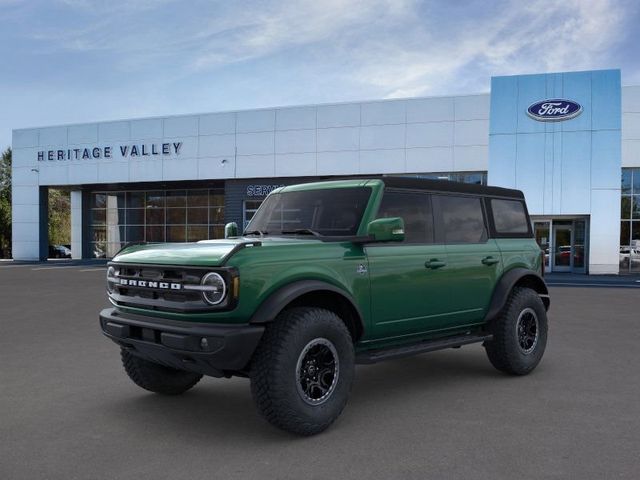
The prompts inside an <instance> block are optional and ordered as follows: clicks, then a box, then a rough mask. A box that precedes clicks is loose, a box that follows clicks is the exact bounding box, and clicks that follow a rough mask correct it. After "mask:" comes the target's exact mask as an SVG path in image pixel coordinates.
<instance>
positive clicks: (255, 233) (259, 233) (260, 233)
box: [243, 230, 269, 237]
mask: <svg viewBox="0 0 640 480" xmlns="http://www.w3.org/2000/svg"><path fill="white" fill-rule="evenodd" d="M268 233H269V232H263V231H262V230H249V231H248V232H244V233H243V236H244V235H260V236H261V237H263V236H265V235H267V234H268Z"/></svg>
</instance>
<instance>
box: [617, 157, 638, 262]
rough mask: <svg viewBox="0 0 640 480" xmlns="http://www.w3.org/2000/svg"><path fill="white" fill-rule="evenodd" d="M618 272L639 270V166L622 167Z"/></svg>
mask: <svg viewBox="0 0 640 480" xmlns="http://www.w3.org/2000/svg"><path fill="white" fill-rule="evenodd" d="M621 189H622V199H621V204H620V206H621V209H620V217H621V218H620V220H621V221H620V256H619V259H620V273H629V272H633V273H638V272H640V168H623V169H622V182H621Z"/></svg>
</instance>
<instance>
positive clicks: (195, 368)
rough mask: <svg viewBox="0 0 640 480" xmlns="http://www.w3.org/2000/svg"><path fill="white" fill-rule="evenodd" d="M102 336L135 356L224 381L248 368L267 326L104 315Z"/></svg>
mask: <svg viewBox="0 0 640 480" xmlns="http://www.w3.org/2000/svg"><path fill="white" fill-rule="evenodd" d="M100 327H101V328H102V332H103V333H104V334H105V335H106V336H107V337H109V338H110V339H111V340H113V341H114V342H115V343H117V344H118V345H120V346H121V347H122V348H125V349H127V350H128V351H129V352H131V353H132V354H134V355H137V356H139V357H142V358H144V359H147V360H149V361H152V362H155V363H159V364H161V365H165V366H167V367H172V368H176V369H179V370H188V371H192V372H197V373H201V374H204V375H210V376H214V377H222V376H224V375H225V374H228V372H241V371H243V370H245V368H246V367H247V365H248V363H249V360H250V359H251V356H252V355H253V352H254V350H255V349H256V347H257V346H258V343H259V342H260V339H261V338H262V334H263V333H264V326H261V325H249V324H244V325H220V324H217V325H216V324H208V323H191V322H177V321H170V320H165V319H161V318H155V317H154V318H152V317H146V316H143V315H135V314H129V313H123V312H120V311H118V310H116V309H115V308H106V309H104V310H102V311H101V312H100Z"/></svg>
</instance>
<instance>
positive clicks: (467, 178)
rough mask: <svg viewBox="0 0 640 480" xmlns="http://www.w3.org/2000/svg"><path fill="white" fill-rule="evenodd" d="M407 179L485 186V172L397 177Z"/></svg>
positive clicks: (419, 174)
mask: <svg viewBox="0 0 640 480" xmlns="http://www.w3.org/2000/svg"><path fill="white" fill-rule="evenodd" d="M397 176H400V177H408V178H426V179H429V180H450V181H452V182H462V183H474V184H476V185H486V184H487V172H440V173H438V172H435V173H415V174H402V175H397Z"/></svg>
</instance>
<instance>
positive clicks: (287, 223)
mask: <svg viewBox="0 0 640 480" xmlns="http://www.w3.org/2000/svg"><path fill="white" fill-rule="evenodd" d="M370 195H371V189H370V188H367V187H350V188H327V189H322V190H304V191H298V192H284V193H274V194H271V195H269V196H268V197H267V199H266V200H265V201H264V202H263V203H262V205H261V206H260V208H259V209H258V211H257V212H256V214H255V215H254V216H253V218H252V219H251V222H250V223H249V225H247V228H246V230H245V234H247V235H249V234H263V235H282V234H300V235H322V236H352V235H356V233H357V232H358V227H359V226H360V220H361V219H362V214H363V212H364V209H365V208H366V206H367V203H368V202H369V197H370Z"/></svg>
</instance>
